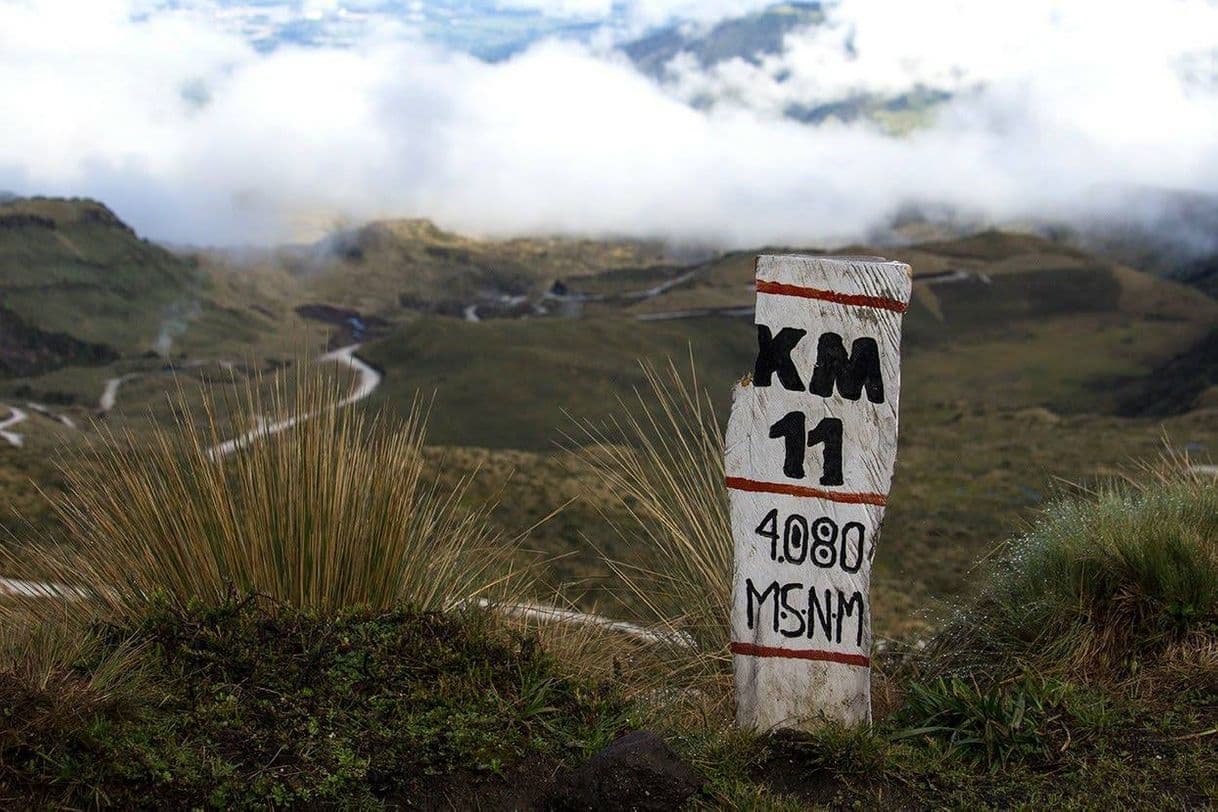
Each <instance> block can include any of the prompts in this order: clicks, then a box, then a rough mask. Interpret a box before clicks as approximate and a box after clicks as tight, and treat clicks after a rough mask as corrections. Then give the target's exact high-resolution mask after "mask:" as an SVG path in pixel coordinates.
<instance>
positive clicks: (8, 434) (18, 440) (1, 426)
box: [0, 406, 29, 448]
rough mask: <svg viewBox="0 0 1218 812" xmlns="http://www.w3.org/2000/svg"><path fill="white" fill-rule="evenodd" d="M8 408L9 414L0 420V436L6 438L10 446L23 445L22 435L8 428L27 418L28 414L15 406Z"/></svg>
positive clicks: (19, 446) (23, 438) (18, 446)
mask: <svg viewBox="0 0 1218 812" xmlns="http://www.w3.org/2000/svg"><path fill="white" fill-rule="evenodd" d="M8 409H9V412H10V414H9V416H8V417H7V418H5V419H4V420H3V421H0V438H3V439H4V440H6V441H7V442H8V444H9V445H11V446H16V447H17V448H21V446H23V445H25V437H24V435H21V434H18V433H17V432H15V431H9V430H8V429H9V428H10V427H12V426H15V425H17V424H18V423H20V422H22V421H23V420H25V419H27V418H28V417H29V415H28V414H26V413H25V412H24V411H22V410H21V409H18V408H17V407H16V406H9V407H8Z"/></svg>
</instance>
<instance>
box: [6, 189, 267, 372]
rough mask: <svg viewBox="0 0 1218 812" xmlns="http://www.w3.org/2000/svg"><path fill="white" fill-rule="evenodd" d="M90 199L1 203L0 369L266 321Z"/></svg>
mask: <svg viewBox="0 0 1218 812" xmlns="http://www.w3.org/2000/svg"><path fill="white" fill-rule="evenodd" d="M218 293H220V292H218V291H217V290H215V285H214V281H213V280H212V278H211V277H210V276H209V275H208V274H207V273H205V272H204V271H203V270H202V269H201V267H200V262H199V260H198V258H197V257H193V256H182V255H178V254H175V253H172V252H171V251H169V250H167V249H165V248H163V247H161V246H158V245H155V244H153V243H151V242H148V241H147V240H144V239H141V238H140V237H139V236H137V235H136V234H135V232H134V231H132V230H131V229H130V228H129V227H128V226H127V225H125V224H124V223H123V222H122V221H121V220H119V219H118V217H116V216H115V215H114V213H113V212H111V211H110V210H109V209H107V208H106V207H105V206H104V205H102V204H100V203H97V202H94V201H90V200H83V199H79V200H62V199H49V198H29V199H15V200H12V201H9V202H7V203H5V204H2V205H0V342H2V343H0V375H3V374H5V373H7V374H8V375H10V376H11V375H17V376H29V375H32V374H36V373H38V372H45V371H49V370H53V369H56V368H58V367H62V366H80V365H96V364H103V363H108V362H112V361H115V360H117V359H119V358H122V357H132V356H139V355H143V354H145V353H149V354H153V353H155V354H157V355H161V356H165V357H168V356H169V355H170V354H171V353H172V354H175V355H180V354H182V353H184V352H190V351H191V350H192V349H193V350H199V349H203V348H206V349H207V350H210V351H214V350H215V348H216V345H217V344H223V343H227V344H229V345H232V344H234V343H235V344H240V345H245V344H249V343H251V342H253V341H255V340H256V338H257V336H258V335H259V334H260V333H261V332H264V331H265V330H266V329H267V327H268V324H267V321H268V320H267V319H266V318H265V317H264V316H262V315H260V314H259V313H257V312H255V311H252V310H250V309H248V308H242V307H236V306H232V305H229V304H227V303H225V302H223V301H221V300H219V299H218V298H217V294H218Z"/></svg>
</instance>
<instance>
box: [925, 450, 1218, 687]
mask: <svg viewBox="0 0 1218 812" xmlns="http://www.w3.org/2000/svg"><path fill="white" fill-rule="evenodd" d="M936 648H937V651H938V654H939V657H938V658H937V661H938V663H939V664H940V665H946V666H948V667H949V668H953V669H957V670H958V669H961V668H963V669H965V670H969V671H970V672H971V673H979V672H994V671H996V670H997V671H1002V670H1004V669H1010V668H1011V664H1012V663H1013V662H1022V663H1027V664H1031V665H1033V666H1034V667H1035V668H1036V669H1037V670H1039V671H1042V672H1046V673H1059V674H1066V675H1072V676H1075V677H1080V678H1085V679H1086V680H1089V681H1100V680H1104V679H1114V680H1118V681H1119V680H1123V679H1128V678H1133V677H1137V676H1138V675H1139V672H1140V671H1142V670H1145V669H1146V668H1148V667H1149V668H1158V667H1160V666H1168V665H1170V664H1171V661H1173V659H1176V658H1182V657H1184V656H1185V652H1186V651H1188V652H1192V653H1193V654H1195V655H1199V658H1197V657H1194V661H1195V664H1196V665H1197V666H1198V667H1200V668H1201V669H1202V670H1206V671H1210V672H1211V673H1212V672H1214V671H1218V482H1216V480H1215V479H1214V478H1213V477H1212V476H1206V475H1198V474H1195V473H1192V472H1191V471H1190V470H1189V469H1187V468H1184V467H1178V466H1177V467H1175V468H1172V469H1170V470H1165V471H1161V472H1152V471H1148V472H1146V474H1145V476H1144V477H1143V478H1142V479H1141V481H1140V482H1134V481H1132V480H1130V481H1126V482H1123V483H1120V484H1116V485H1111V486H1108V487H1105V488H1102V489H1101V490H1099V491H1098V492H1096V493H1095V494H1094V495H1092V496H1091V497H1081V498H1080V497H1076V498H1069V499H1064V500H1062V501H1059V502H1057V503H1055V504H1053V505H1051V506H1050V507H1048V508H1046V509H1045V510H1044V512H1043V513H1042V514H1041V516H1040V517H1039V519H1038V520H1037V521H1036V522H1035V524H1034V525H1033V526H1032V528H1031V529H1030V530H1029V531H1028V532H1027V533H1026V534H1025V535H1024V536H1023V537H1021V538H1019V539H1016V540H1015V541H1013V542H1011V543H1009V544H1008V545H1007V546H1006V547H1005V548H1003V549H1002V550H1001V551H1000V553H999V555H998V556H997V558H996V560H995V563H994V564H993V566H992V569H991V572H990V574H989V576H988V579H987V581H986V582H985V585H984V587H983V588H982V589H981V591H980V594H979V595H978V596H977V598H976V599H975V601H974V602H972V603H971V604H969V605H968V606H966V607H964V608H963V609H961V610H960V611H959V612H958V615H957V616H956V617H955V618H954V620H953V621H952V623H951V624H950V626H949V628H948V629H947V630H946V632H945V633H944V634H943V635H941V636H940V638H939V640H938V645H937V646H936Z"/></svg>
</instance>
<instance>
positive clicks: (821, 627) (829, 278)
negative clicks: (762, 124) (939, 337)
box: [725, 256, 912, 731]
mask: <svg viewBox="0 0 1218 812" xmlns="http://www.w3.org/2000/svg"><path fill="white" fill-rule="evenodd" d="M756 277H757V278H756V289H757V308H756V316H755V321H756V324H757V358H756V361H755V363H754V366H753V372H752V374H751V375H749V376H747V377H746V378H745V379H744V380H742V381H741V382H740V383H739V384H738V385H737V387H736V391H735V394H734V396H733V401H732V414H731V418H730V420H729V421H728V428H727V440H726V460H725V462H726V470H727V483H726V484H727V487H728V493H729V498H730V503H731V518H732V537H733V541H734V544H735V574H734V577H733V584H732V644H731V649H732V654H733V667H734V672H735V679H736V721H737V724H738V725H740V726H741V727H743V728H746V729H749V730H757V731H766V730H772V729H775V728H791V729H798V730H813V729H816V728H817V727H820V726H823V725H825V724H826V723H831V722H832V723H841V724H847V725H857V724H863V723H866V722H869V721H870V719H871V673H870V665H871V659H870V658H871V595H870V576H871V561H872V558H873V557H874V555H875V543H876V536H877V534H878V532H879V529H880V521H881V519H882V518H883V515H884V506H885V505H886V504H887V501H888V488H889V484H890V483H891V480H892V470H893V463H894V462H895V461H896V450H897V403H898V396H899V394H900V385H901V366H900V349H901V347H900V344H901V318H902V315H903V314H904V313H905V310H906V308H907V307H908V305H909V298H910V293H911V288H912V285H911V279H910V269H909V266H908V265H904V264H902V263H899V262H888V261H886V260H882V259H879V258H875V257H813V256H761V257H758V258H757V274H756Z"/></svg>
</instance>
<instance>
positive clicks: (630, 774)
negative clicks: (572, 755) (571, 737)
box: [553, 730, 702, 812]
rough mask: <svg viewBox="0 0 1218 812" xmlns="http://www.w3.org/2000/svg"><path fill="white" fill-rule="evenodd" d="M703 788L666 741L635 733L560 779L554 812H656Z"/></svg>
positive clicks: (638, 732) (681, 802) (675, 806)
mask: <svg viewBox="0 0 1218 812" xmlns="http://www.w3.org/2000/svg"><path fill="white" fill-rule="evenodd" d="M701 787H702V781H701V780H700V779H699V778H698V776H697V774H696V773H695V772H694V771H693V769H691V768H690V766H689V765H688V764H686V763H685V762H683V761H681V759H680V758H678V756H677V754H676V753H674V752H673V751H672V748H671V747H669V746H668V743H667V742H665V741H664V740H663V739H662V738H660V737H659V736H657V735H656V734H654V733H649V732H647V731H645V730H638V731H635V732H634V733H629V734H627V735H625V736H623V737H621V738H620V739H618V740H617V741H615V742H613V743H612V744H610V745H609V746H608V747H606V748H605V749H604V750H601V751H600V752H599V753H597V754H596V755H594V756H593V757H592V758H591V760H589V761H588V763H587V764H585V765H584V766H583V767H580V768H579V769H578V770H573V771H572V772H569V773H567V774H566V775H564V776H560V777H559V779H558V782H557V786H556V788H555V794H554V801H553V808H554V809H558V810H570V811H571V812H576V811H577V810H578V812H584V810H597V812H601V810H605V812H618V811H619V810H620V812H627V811H628V810H631V811H632V810H640V812H645V811H646V810H657V812H659V810H669V809H677V808H679V807H680V806H681V805H682V804H684V803H685V801H687V800H688V799H689V798H690V796H692V795H693V794H694V793H695V792H697V791H698V790H699V789H700V788H701Z"/></svg>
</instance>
